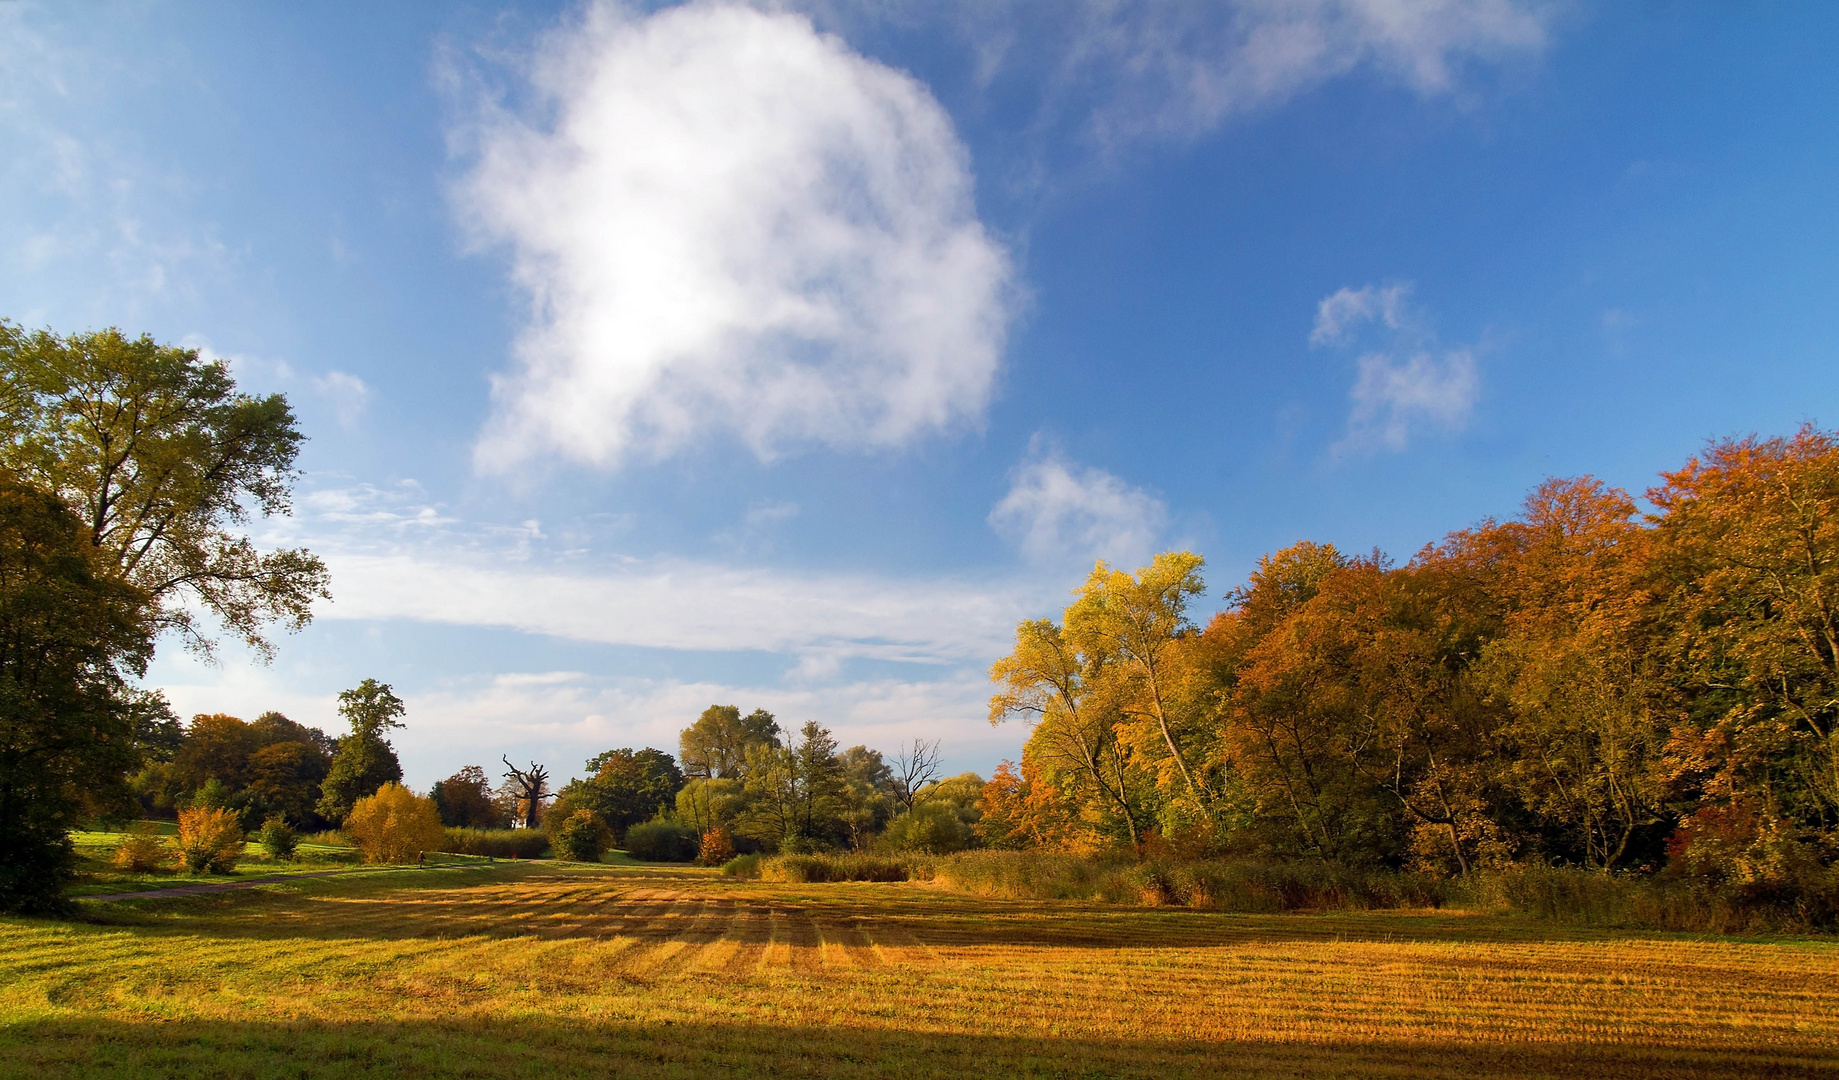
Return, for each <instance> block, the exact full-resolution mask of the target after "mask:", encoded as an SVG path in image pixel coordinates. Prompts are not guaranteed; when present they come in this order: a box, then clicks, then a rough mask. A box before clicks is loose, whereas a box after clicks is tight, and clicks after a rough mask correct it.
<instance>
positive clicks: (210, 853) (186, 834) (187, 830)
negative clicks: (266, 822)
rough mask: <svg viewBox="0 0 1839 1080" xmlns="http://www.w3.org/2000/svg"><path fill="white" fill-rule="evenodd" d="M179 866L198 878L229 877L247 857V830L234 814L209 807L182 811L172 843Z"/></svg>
mask: <svg viewBox="0 0 1839 1080" xmlns="http://www.w3.org/2000/svg"><path fill="white" fill-rule="evenodd" d="M172 851H173V854H174V855H176V856H177V857H178V859H179V864H180V865H181V866H183V867H185V869H187V870H189V871H191V872H192V873H194V874H204V873H211V874H229V873H233V872H235V870H236V860H237V859H239V858H241V857H242V854H243V830H242V826H241V825H239V824H238V823H237V820H236V814H235V813H234V812H233V811H230V810H225V809H221V808H213V807H208V806H199V807H193V808H192V809H189V810H181V811H179V835H177V836H175V837H173V839H172Z"/></svg>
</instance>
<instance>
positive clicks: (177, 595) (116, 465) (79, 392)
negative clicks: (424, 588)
mask: <svg viewBox="0 0 1839 1080" xmlns="http://www.w3.org/2000/svg"><path fill="white" fill-rule="evenodd" d="M0 400H3V401H4V403H5V410H4V419H3V420H0V467H4V468H7V469H10V470H13V471H14V472H16V473H17V474H19V475H20V476H22V477H23V478H26V479H27V480H28V481H29V482H31V483H33V484H35V485H37V486H40V487H42V488H45V489H48V490H50V491H53V492H56V493H57V494H58V495H59V496H61V497H62V498H63V499H64V500H65V501H66V502H67V503H68V504H69V505H70V506H71V507H73V508H75V509H76V510H77V511H78V512H79V514H80V515H81V520H82V523H83V530H84V535H85V539H86V540H87V541H88V542H89V543H90V544H91V545H93V546H94V547H95V548H96V549H97V551H98V553H99V554H100V555H102V556H103V557H104V558H106V559H107V560H109V561H110V562H111V563H113V564H114V567H115V569H116V571H117V572H118V573H119V575H120V576H122V577H125V578H126V579H127V580H128V581H130V582H132V583H133V584H134V585H136V586H138V587H139V588H141V589H143V590H144V591H145V592H146V594H147V596H148V597H149V598H150V601H151V605H152V607H151V610H152V612H153V614H154V618H155V622H156V625H157V627H158V628H159V629H164V630H172V631H174V632H176V633H178V634H179V635H181V637H182V638H183V639H184V640H186V641H187V643H188V644H189V645H190V646H192V647H193V648H195V649H198V650H200V651H204V652H207V653H208V652H209V651H210V650H211V647H212V642H211V640H210V639H209V638H208V637H207V636H206V635H205V634H204V632H203V631H202V630H200V628H199V626H198V623H197V616H198V614H199V613H201V612H209V613H211V614H212V615H214V616H215V617H216V618H217V619H218V620H219V621H221V623H222V624H223V626H224V627H225V628H226V629H228V630H229V631H230V632H231V633H233V634H235V635H237V636H238V637H240V638H241V639H242V640H243V641H245V642H247V643H248V644H249V646H250V647H251V648H254V649H255V650H257V651H258V652H261V653H264V654H267V653H271V652H272V646H271V644H270V643H269V641H268V639H267V638H266V637H265V636H264V635H263V630H264V628H265V627H266V626H267V625H268V624H270V623H274V622H279V623H281V624H282V625H283V626H284V627H286V628H288V629H289V630H296V629H299V628H300V627H301V626H304V625H305V624H306V623H307V622H308V621H309V620H310V619H311V618H312V603H313V601H314V600H316V599H323V598H325V597H327V596H329V595H330V594H329V593H328V591H327V587H326V580H327V577H326V569H325V566H324V565H323V564H322V563H321V562H320V561H319V559H318V558H317V557H315V556H314V555H313V554H311V553H310V552H307V551H305V550H300V549H294V550H282V551H272V552H267V553H263V552H260V551H257V550H256V548H255V546H254V545H253V544H252V543H251V542H250V540H249V538H248V537H247V536H244V535H240V533H238V532H237V531H236V530H237V528H238V527H239V526H241V525H243V524H244V523H245V522H246V521H247V520H248V517H249V513H250V511H251V510H253V511H255V512H257V513H259V514H261V515H263V516H269V515H274V514H287V513H289V512H290V510H291V507H290V495H291V489H292V484H293V480H294V477H295V470H294V458H295V455H296V454H298V452H299V449H300V443H301V441H302V436H301V434H300V432H299V430H298V428H296V426H295V421H294V415H293V412H292V411H291V410H289V408H288V405H287V399H286V398H284V397H283V396H281V395H279V394H271V395H269V396H267V397H261V398H257V397H251V396H249V395H247V394H243V393H239V392H238V391H237V389H236V381H235V380H234V379H233V378H232V377H231V374H230V370H229V368H228V367H227V366H226V365H225V364H223V363H222V362H221V361H209V362H207V361H204V360H202V359H201V358H200V357H199V355H198V351H197V350H196V349H180V348H175V347H173V346H169V345H160V344H158V343H156V342H155V341H154V340H153V339H152V338H151V337H147V336H144V335H143V336H142V337H139V338H128V337H127V336H125V335H124V334H122V333H121V331H119V330H114V329H109V330H101V331H97V332H94V333H83V334H71V335H69V336H67V337H61V336H59V335H57V334H53V333H51V332H49V331H43V330H41V331H36V332H32V333H27V332H26V331H24V330H22V329H21V328H19V327H18V326H16V325H14V324H12V323H10V322H6V321H4V320H0Z"/></svg>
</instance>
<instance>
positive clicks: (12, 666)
mask: <svg viewBox="0 0 1839 1080" xmlns="http://www.w3.org/2000/svg"><path fill="white" fill-rule="evenodd" d="M147 604H148V600H147V595H146V593H145V592H144V591H143V590H141V589H139V588H137V587H135V586H133V585H131V584H129V583H126V582H123V581H121V580H120V579H119V578H118V577H117V576H116V575H115V574H114V573H113V567H112V566H111V565H110V564H109V563H108V561H107V560H106V559H102V558H99V557H98V553H97V552H96V550H95V548H93V547H92V546H91V545H90V544H89V542H88V538H87V536H86V535H85V531H84V527H83V522H82V520H81V519H80V518H78V517H77V516H76V515H75V514H74V513H72V512H71V510H70V508H69V507H67V506H66V505H65V504H64V502H63V501H62V500H61V499H59V498H58V497H57V496H56V495H54V494H52V493H50V492H47V491H43V490H40V489H37V488H35V487H34V486H32V485H30V484H25V483H20V482H18V481H17V480H14V479H11V478H5V477H0V910H11V911H54V910H58V909H60V908H61V907H63V905H64V901H63V899H62V896H63V886H64V884H65V882H67V881H68V880H69V878H70V875H71V873H72V865H73V859H74V852H73V849H72V848H71V844H70V838H69V830H70V829H71V828H72V827H73V825H74V824H75V823H76V821H77V819H78V818H79V816H81V815H82V814H83V813H84V811H85V809H86V808H88V807H92V806H94V805H95V803H96V802H97V801H98V800H108V799H109V798H110V797H111V795H110V793H112V792H116V791H125V778H126V776H127V773H128V771H129V770H130V769H131V768H133V767H134V766H135V765H136V764H137V758H138V752H137V748H136V745H135V717H136V713H135V708H134V702H133V700H132V697H131V695H130V694H129V692H128V690H127V687H126V685H125V680H126V678H127V677H128V676H132V675H139V674H140V673H141V672H142V671H144V670H145V665H146V662H147V659H148V657H149V655H150V654H151V652H152V638H151V627H150V625H149V620H148V618H147V611H148V608H147Z"/></svg>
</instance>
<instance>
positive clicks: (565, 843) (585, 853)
mask: <svg viewBox="0 0 1839 1080" xmlns="http://www.w3.org/2000/svg"><path fill="white" fill-rule="evenodd" d="M612 844H613V830H611V829H609V828H607V823H606V822H604V821H602V820H600V815H599V814H596V813H594V812H593V811H592V810H576V811H575V812H574V813H572V814H570V815H568V817H567V818H566V819H565V820H564V821H562V823H561V824H559V825H557V826H556V830H555V834H554V835H553V836H551V837H550V841H549V845H550V848H551V849H552V850H553V851H554V852H555V857H556V858H558V859H572V860H574V861H575V862H599V861H600V856H601V855H602V854H603V853H605V851H606V850H607V848H609V847H611V846H612Z"/></svg>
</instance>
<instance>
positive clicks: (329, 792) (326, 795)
mask: <svg viewBox="0 0 1839 1080" xmlns="http://www.w3.org/2000/svg"><path fill="white" fill-rule="evenodd" d="M338 711H339V713H340V714H341V715H343V716H344V717H345V720H346V721H347V722H348V723H350V725H351V734H349V735H347V736H345V737H344V738H343V739H341V740H339V746H338V756H337V757H335V758H333V759H332V766H331V768H330V769H329V770H328V771H327V773H326V779H325V783H323V784H322V785H321V786H320V790H321V794H320V798H319V805H318V811H319V813H320V815H321V816H323V817H325V818H327V819H328V820H330V821H335V822H342V821H344V820H345V815H347V814H349V813H351V808H352V807H353V806H354V805H356V803H357V801H358V800H359V799H361V798H364V797H365V796H367V795H370V794H371V793H373V792H375V791H377V790H378V789H379V788H381V787H382V786H383V785H384V784H393V783H396V782H398V781H400V780H401V779H402V763H401V762H400V761H398V760H396V751H395V750H394V749H393V748H392V747H391V746H390V744H389V743H388V742H387V741H386V740H385V739H384V737H383V736H384V734H385V733H387V732H389V731H390V730H392V729H395V728H400V727H402V726H403V725H402V720H401V717H402V716H403V715H404V714H405V713H407V712H408V707H407V706H406V705H404V704H403V703H402V699H401V698H399V697H397V696H396V695H395V693H394V692H392V691H391V689H390V686H389V684H388V683H380V682H378V681H377V680H375V679H365V680H364V681H363V682H361V683H359V684H358V685H357V686H356V687H354V688H353V689H350V690H346V691H343V692H341V693H340V694H339V695H338Z"/></svg>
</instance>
